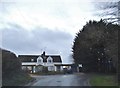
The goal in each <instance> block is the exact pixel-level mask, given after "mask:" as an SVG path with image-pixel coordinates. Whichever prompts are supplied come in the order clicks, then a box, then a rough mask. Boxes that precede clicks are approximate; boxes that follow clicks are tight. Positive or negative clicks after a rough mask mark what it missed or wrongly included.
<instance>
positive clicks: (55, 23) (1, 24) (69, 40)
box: [0, 0, 105, 63]
mask: <svg viewBox="0 0 120 88" xmlns="http://www.w3.org/2000/svg"><path fill="white" fill-rule="evenodd" d="M104 1H105V0H104ZM93 4H94V0H1V1H0V35H2V36H0V41H1V42H0V47H1V48H4V49H7V50H10V51H12V52H14V53H15V54H16V55H20V54H32V55H34V54H35V55H40V54H41V53H42V52H43V51H46V54H49V55H61V57H62V61H63V63H72V62H73V60H72V59H71V55H72V45H73V41H74V38H75V35H76V33H77V32H78V31H79V30H81V29H82V27H83V26H84V25H85V24H86V22H88V21H89V20H100V17H98V16H95V15H94V13H95V7H94V5H93Z"/></svg>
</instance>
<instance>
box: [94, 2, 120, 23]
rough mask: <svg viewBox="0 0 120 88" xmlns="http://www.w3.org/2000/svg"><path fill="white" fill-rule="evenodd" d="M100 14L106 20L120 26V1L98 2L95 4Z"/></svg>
mask: <svg viewBox="0 0 120 88" xmlns="http://www.w3.org/2000/svg"><path fill="white" fill-rule="evenodd" d="M95 7H97V10H99V13H97V15H99V16H102V18H104V20H106V21H109V22H112V23H118V24H120V1H119V0H117V1H116V2H114V1H108V2H97V3H96V4H95Z"/></svg>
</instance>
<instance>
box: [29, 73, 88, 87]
mask: <svg viewBox="0 0 120 88" xmlns="http://www.w3.org/2000/svg"><path fill="white" fill-rule="evenodd" d="M32 77H34V78H36V81H35V82H34V83H32V84H31V86H90V85H89V82H88V77H87V76H86V75H85V74H84V73H79V74H65V75H49V76H32Z"/></svg>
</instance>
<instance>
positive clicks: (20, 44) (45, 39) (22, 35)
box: [1, 24, 73, 63]
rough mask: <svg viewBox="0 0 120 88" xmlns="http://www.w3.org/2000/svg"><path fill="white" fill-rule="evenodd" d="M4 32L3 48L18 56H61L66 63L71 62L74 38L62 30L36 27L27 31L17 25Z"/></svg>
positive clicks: (11, 25)
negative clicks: (70, 56) (42, 54)
mask: <svg viewBox="0 0 120 88" xmlns="http://www.w3.org/2000/svg"><path fill="white" fill-rule="evenodd" d="M8 25H9V26H10V27H9V28H5V29H3V30H1V31H2V47H3V48H6V49H9V50H11V51H14V52H15V53H16V54H41V53H42V51H43V50H45V51H46V53H47V54H61V55H62V58H63V61H64V63H68V62H69V58H68V57H69V55H70V54H71V47H72V41H73V36H72V35H71V34H69V33H67V32H64V31H60V30H56V31H53V30H50V29H48V28H41V27H36V28H35V29H34V30H32V31H28V30H25V29H24V28H23V27H21V26H19V25H17V24H8Z"/></svg>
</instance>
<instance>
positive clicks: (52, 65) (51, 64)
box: [18, 52, 63, 73]
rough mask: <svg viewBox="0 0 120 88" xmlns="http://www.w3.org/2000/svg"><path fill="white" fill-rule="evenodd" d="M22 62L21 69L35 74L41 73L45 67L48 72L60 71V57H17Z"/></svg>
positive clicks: (61, 68)
mask: <svg viewBox="0 0 120 88" xmlns="http://www.w3.org/2000/svg"><path fill="white" fill-rule="evenodd" d="M18 58H19V59H20V61H21V62H22V69H23V70H27V71H30V72H31V73H36V72H39V71H43V68H44V67H46V68H47V70H48V71H62V70H63V67H62V60H61V57H60V55H46V54H45V52H43V54H42V55H18Z"/></svg>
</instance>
